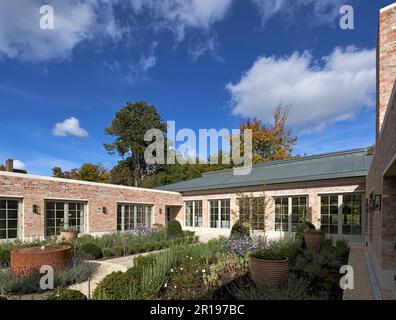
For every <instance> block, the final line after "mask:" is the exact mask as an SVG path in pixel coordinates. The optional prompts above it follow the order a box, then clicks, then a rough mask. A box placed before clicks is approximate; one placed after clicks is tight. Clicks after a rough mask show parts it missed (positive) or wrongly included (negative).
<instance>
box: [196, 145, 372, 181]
mask: <svg viewBox="0 0 396 320" xmlns="http://www.w3.org/2000/svg"><path fill="white" fill-rule="evenodd" d="M367 150H368V148H367V147H366V148H356V149H349V150H344V151H334V152H327V153H321V154H316V155H310V156H305V157H300V158H291V159H284V160H274V161H269V162H264V163H258V164H254V165H253V166H252V167H253V168H257V167H266V166H271V165H275V164H280V163H290V162H298V161H305V160H310V159H320V158H325V157H329V156H336V155H347V154H351V153H362V152H365V153H366V154H367ZM231 170H233V169H223V170H217V171H209V172H204V173H202V176H201V177H203V176H208V175H211V174H216V173H222V172H229V171H231Z"/></svg>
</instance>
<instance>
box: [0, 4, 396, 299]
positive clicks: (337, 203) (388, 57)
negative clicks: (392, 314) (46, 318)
mask: <svg viewBox="0 0 396 320" xmlns="http://www.w3.org/2000/svg"><path fill="white" fill-rule="evenodd" d="M395 26H396V3H395V4H393V5H391V6H388V7H386V8H384V9H382V10H381V12H380V24H379V33H378V46H377V48H378V49H377V52H378V54H377V73H378V75H377V87H378V90H377V117H376V119H377V135H376V139H377V141H376V149H375V153H374V155H370V154H368V153H367V150H366V149H358V150H349V151H343V152H336V153H330V154H324V155H317V156H310V157H304V158H300V159H292V160H286V161H277V162H272V163H267V164H262V165H256V166H254V167H253V169H252V172H251V173H250V174H249V175H247V176H234V175H233V171H232V170H224V171H218V172H213V173H206V174H204V175H203V176H202V177H201V178H198V179H193V180H190V181H184V182H180V183H177V184H173V185H168V186H165V187H163V188H161V190H148V189H142V188H130V187H123V186H114V185H108V184H99V183H91V182H82V181H73V180H65V179H57V178H49V177H40V176H33V175H28V174H23V173H18V172H14V170H13V168H12V165H11V162H9V163H8V165H7V166H6V169H5V171H0V239H16V238H21V239H33V238H43V237H47V236H52V235H55V234H57V233H58V232H59V230H60V228H61V227H62V226H69V227H75V228H77V229H79V230H80V232H81V233H90V234H101V233H105V232H116V231H124V230H130V229H134V228H136V227H137V226H138V225H141V224H145V225H153V224H161V225H164V224H166V223H167V222H168V221H170V220H172V219H178V220H179V221H180V222H181V223H182V225H183V227H184V228H185V229H190V230H194V231H195V232H197V234H199V235H201V236H216V235H219V234H229V232H230V228H231V227H232V225H233V223H234V222H235V221H236V220H237V219H238V218H243V217H248V216H249V215H250V214H251V212H252V211H253V209H257V206H259V205H260V201H258V200H259V199H262V198H264V199H265V200H266V201H265V203H266V205H265V209H263V210H262V215H261V216H260V217H258V218H257V220H256V221H255V222H254V226H255V229H256V230H258V231H263V232H266V233H267V234H268V236H270V237H279V236H282V235H285V234H293V233H294V232H295V231H296V227H297V224H298V223H299V222H300V221H301V220H304V219H307V220H309V221H311V222H312V223H313V224H315V225H316V226H317V227H320V228H322V229H324V230H325V231H326V233H327V234H328V236H329V237H333V238H346V239H349V240H351V241H358V242H362V243H367V247H368V252H369V253H370V258H371V261H372V262H373V265H374V270H375V273H376V275H377V278H378V279H379V282H380V283H381V285H382V287H383V288H387V289H390V290H393V291H394V292H395V291H396V285H395V284H396V281H395V280H396V279H395V277H396V125H395V124H396V106H395V104H396V89H395V86H394V84H395V78H396V28H395ZM255 211H257V210H255Z"/></svg>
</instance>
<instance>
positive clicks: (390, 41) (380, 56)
mask: <svg viewBox="0 0 396 320" xmlns="http://www.w3.org/2000/svg"><path fill="white" fill-rule="evenodd" d="M395 80H396V2H394V3H393V4H391V5H389V6H387V7H384V8H382V9H381V10H380V15H379V31H378V39H377V115H376V128H377V140H378V137H379V133H380V132H381V128H382V122H383V121H384V117H385V114H386V110H387V107H388V103H389V100H390V97H391V94H392V90H393V86H394V84H395Z"/></svg>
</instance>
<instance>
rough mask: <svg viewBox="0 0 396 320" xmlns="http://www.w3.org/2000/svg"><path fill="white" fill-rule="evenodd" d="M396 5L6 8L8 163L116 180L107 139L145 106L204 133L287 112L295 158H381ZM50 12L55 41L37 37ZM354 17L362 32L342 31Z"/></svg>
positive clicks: (97, 3)
mask: <svg viewBox="0 0 396 320" xmlns="http://www.w3.org/2000/svg"><path fill="white" fill-rule="evenodd" d="M392 2H393V1H385V0H383V1H382V0H381V1H369V0H360V1H346V0H343V1H342V0H321V1H315V0H294V1H288V0H273V1H270V0H210V1H209V0H200V1H198V0H183V1H182V0H160V1H154V0H146V1H144V0H124V1H121V0H85V1H83V0H81V1H79V0H66V1H64V0H63V1H60V0H53V1H49V0H48V1H38V0H37V1H36V0H33V1H32V0H19V1H11V0H5V1H2V2H1V4H0V21H1V22H0V70H1V72H0V101H1V104H0V105H1V107H0V109H1V115H0V136H1V137H2V138H1V140H0V161H1V162H3V161H4V160H5V159H7V158H14V159H18V160H20V161H22V162H23V163H24V164H25V165H26V167H27V169H28V171H29V172H30V173H36V174H45V175H50V174H51V168H52V167H54V166H60V167H62V168H63V169H70V168H72V167H76V166H80V165H81V164H82V163H84V162H94V163H102V164H103V165H105V166H107V167H111V166H113V165H114V164H115V163H116V162H117V160H118V157H117V156H114V155H113V156H110V155H108V154H107V152H106V150H105V149H104V148H103V145H102V144H103V142H109V141H111V138H110V137H107V136H106V135H105V134H104V128H105V127H106V126H108V125H109V124H110V123H111V120H112V118H113V116H114V114H115V112H116V111H117V110H119V109H120V107H122V106H123V105H124V104H125V102H126V101H136V100H145V101H147V102H148V103H150V104H153V105H155V106H156V107H157V109H158V110H159V112H160V114H161V115H162V117H163V119H164V120H174V121H176V129H181V128H191V129H193V130H198V129H200V128H208V129H210V128H215V129H221V128H228V129H232V128H238V127H239V124H240V122H241V121H242V120H243V119H245V118H246V117H252V116H258V117H259V118H261V119H263V120H264V121H269V120H270V118H271V113H272V111H273V110H274V109H275V107H276V105H277V104H278V103H279V102H283V103H284V104H285V105H287V106H288V107H289V108H290V111H289V112H290V114H289V126H290V128H291V129H293V131H294V132H295V134H296V135H297V136H298V138H299V139H298V142H297V145H296V148H295V150H294V153H296V154H297V153H298V154H305V153H306V154H316V153H323V152H330V151H337V150H344V149H350V148H357V147H365V146H368V145H371V144H373V143H374V137H375V109H374V102H375V100H374V92H375V52H374V48H375V44H376V33H377V23H378V22H377V21H378V17H377V16H378V11H379V9H380V8H381V7H384V6H386V5H388V4H391V3H392ZM43 4H50V5H51V6H52V7H53V8H54V13H55V16H54V27H55V29H54V30H41V29H40V28H39V20H40V17H41V16H40V14H39V8H40V6H41V5H43ZM344 4H350V5H352V6H353V8H354V18H355V19H354V23H355V29H354V30H342V29H341V28H340V27H339V19H340V15H339V8H340V6H341V5H344ZM67 120H68V121H67ZM65 121H66V122H65ZM56 124H58V126H56Z"/></svg>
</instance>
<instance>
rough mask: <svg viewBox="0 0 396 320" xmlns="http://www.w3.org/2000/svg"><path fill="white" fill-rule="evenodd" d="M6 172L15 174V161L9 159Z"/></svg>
mask: <svg viewBox="0 0 396 320" xmlns="http://www.w3.org/2000/svg"><path fill="white" fill-rule="evenodd" d="M5 167H6V168H5V171H7V172H14V160H12V159H8V160H7V161H6V166H5Z"/></svg>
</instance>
